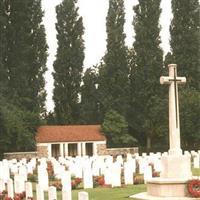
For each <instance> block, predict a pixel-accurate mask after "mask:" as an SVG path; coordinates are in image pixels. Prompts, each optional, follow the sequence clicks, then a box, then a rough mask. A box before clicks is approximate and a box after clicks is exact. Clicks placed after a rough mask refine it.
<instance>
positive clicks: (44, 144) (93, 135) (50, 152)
mask: <svg viewBox="0 0 200 200" xmlns="http://www.w3.org/2000/svg"><path fill="white" fill-rule="evenodd" d="M36 143H37V154H38V156H39V157H43V156H44V157H59V156H64V157H65V156H83V155H89V156H92V155H103V154H105V151H106V137H105V136H104V135H103V133H102V132H101V131H100V125H68V126H65V125H63V126H62V125H60V126H40V127H39V128H38V130H37V133H36Z"/></svg>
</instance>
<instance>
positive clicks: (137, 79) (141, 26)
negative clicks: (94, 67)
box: [129, 0, 167, 151]
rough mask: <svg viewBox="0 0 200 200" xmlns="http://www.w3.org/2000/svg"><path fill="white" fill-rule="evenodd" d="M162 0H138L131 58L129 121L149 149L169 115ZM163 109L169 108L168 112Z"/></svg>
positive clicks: (133, 130)
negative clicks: (163, 82) (162, 82)
mask: <svg viewBox="0 0 200 200" xmlns="http://www.w3.org/2000/svg"><path fill="white" fill-rule="evenodd" d="M160 2H161V0H148V1H143V0H139V4H138V5H136V6H135V7H134V11H135V14H136V15H135V17H134V21H133V25H134V29H135V33H136V35H135V42H134V44H133V47H134V51H133V52H132V54H133V59H134V61H133V62H132V63H131V62H130V61H129V62H130V63H131V75H130V80H131V88H132V90H131V108H130V115H129V116H130V118H129V125H130V128H131V130H132V132H133V133H135V134H136V135H137V137H138V140H139V141H140V142H141V143H142V144H143V145H144V144H146V148H147V149H146V150H147V151H150V150H151V148H152V140H153V139H155V138H160V137H159V136H162V134H163V133H164V132H165V129H164V127H163V124H164V121H165V120H164V118H165V116H167V109H165V108H167V102H164V98H165V97H164V95H163V91H164V88H163V87H162V88H161V86H160V84H159V78H160V76H161V72H162V68H163V52H162V49H161V48H160V43H161V40H160V36H159V34H160V25H159V18H160V13H161V9H160ZM166 94H167V93H166ZM165 104H166V105H165ZM163 109H164V110H166V112H165V113H164V112H163ZM166 123H167V119H166ZM155 136H156V137H155ZM144 141H146V142H145V143H144Z"/></svg>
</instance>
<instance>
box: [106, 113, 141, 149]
mask: <svg viewBox="0 0 200 200" xmlns="http://www.w3.org/2000/svg"><path fill="white" fill-rule="evenodd" d="M102 131H103V133H104V134H105V135H106V138H107V145H108V147H125V146H133V144H135V143H136V142H137V140H136V139H135V138H134V137H132V136H131V135H129V134H128V123H127V121H126V119H125V118H124V117H123V116H122V115H120V114H119V113H118V112H116V111H114V110H109V111H108V112H107V113H106V115H105V118H104V121H103V124H102Z"/></svg>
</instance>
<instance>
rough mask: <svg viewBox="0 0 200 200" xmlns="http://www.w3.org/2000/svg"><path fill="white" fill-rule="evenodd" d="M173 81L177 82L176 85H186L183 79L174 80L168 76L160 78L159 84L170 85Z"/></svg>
mask: <svg viewBox="0 0 200 200" xmlns="http://www.w3.org/2000/svg"><path fill="white" fill-rule="evenodd" d="M173 81H175V82H177V83H178V84H184V83H186V78H185V77H176V79H175V80H174V77H170V76H161V77H160V84H171V83H172V82H173Z"/></svg>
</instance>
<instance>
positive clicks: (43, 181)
mask: <svg viewBox="0 0 200 200" xmlns="http://www.w3.org/2000/svg"><path fill="white" fill-rule="evenodd" d="M38 184H39V185H40V186H41V187H42V188H43V190H44V191H47V190H48V188H49V178H48V173H47V170H46V169H44V168H43V167H42V166H40V167H38Z"/></svg>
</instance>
